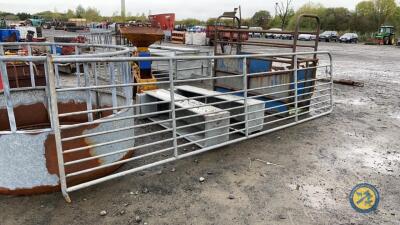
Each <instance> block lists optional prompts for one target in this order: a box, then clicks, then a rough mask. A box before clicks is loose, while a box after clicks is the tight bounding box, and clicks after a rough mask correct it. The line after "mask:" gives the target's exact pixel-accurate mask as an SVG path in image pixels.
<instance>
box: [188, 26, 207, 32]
mask: <svg viewBox="0 0 400 225" xmlns="http://www.w3.org/2000/svg"><path fill="white" fill-rule="evenodd" d="M187 31H188V32H195V33H202V32H206V27H204V26H193V27H189V28H188V29H187Z"/></svg>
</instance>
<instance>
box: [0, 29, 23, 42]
mask: <svg viewBox="0 0 400 225" xmlns="http://www.w3.org/2000/svg"><path fill="white" fill-rule="evenodd" d="M14 33H15V34H16V36H17V41H19V40H20V39H21V35H20V33H19V30H14V29H0V42H6V41H7V39H8V38H9V37H11V35H13V34H14Z"/></svg>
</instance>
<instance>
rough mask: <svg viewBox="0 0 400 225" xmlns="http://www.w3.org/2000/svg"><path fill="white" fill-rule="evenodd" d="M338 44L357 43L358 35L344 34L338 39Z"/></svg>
mask: <svg viewBox="0 0 400 225" xmlns="http://www.w3.org/2000/svg"><path fill="white" fill-rule="evenodd" d="M339 42H340V43H342V42H344V43H357V42H358V35H357V34H356V33H345V34H343V35H342V36H341V37H340V38H339Z"/></svg>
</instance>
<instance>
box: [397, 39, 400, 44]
mask: <svg viewBox="0 0 400 225" xmlns="http://www.w3.org/2000/svg"><path fill="white" fill-rule="evenodd" d="M397 46H400V38H399V39H397Z"/></svg>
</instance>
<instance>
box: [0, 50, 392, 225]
mask: <svg viewBox="0 0 400 225" xmlns="http://www.w3.org/2000/svg"><path fill="white" fill-rule="evenodd" d="M257 50H260V49H257ZM266 50H267V49H261V51H266ZM320 50H328V51H331V52H332V54H333V56H334V76H335V78H346V79H354V80H357V81H361V82H364V83H365V86H364V87H351V86H343V85H336V86H335V91H334V98H335V100H334V104H335V108H334V112H333V113H332V114H331V115H329V116H326V117H323V118H320V119H317V120H314V121H311V122H307V123H304V124H301V125H298V126H295V127H292V128H289V129H285V130H282V131H279V132H275V133H272V134H269V135H264V136H261V137H259V138H257V139H253V140H249V141H244V142H241V143H239V144H235V145H231V146H227V147H223V148H220V149H217V150H215V151H211V152H208V153H204V154H202V155H199V156H196V157H192V158H188V159H185V160H181V161H178V162H176V163H173V164H167V165H165V166H161V167H157V168H155V169H153V170H148V171H144V172H141V173H136V174H133V175H129V176H126V177H123V178H121V179H117V180H114V181H112V182H107V183H103V184H101V185H97V186H94V187H92V188H88V189H84V190H81V191H78V192H75V193H72V196H71V197H72V199H73V202H72V203H71V204H67V203H65V201H64V199H63V198H62V196H61V194H59V193H54V194H48V195H40V196H33V197H10V196H0V203H1V204H0V224H1V225H14V224H25V225H29V224H149V225H152V224H157V225H158V224H196V225H198V224H282V225H283V224H290V225H302V224H343V225H344V224H355V225H356V224H357V225H358V224H359V225H368V224H371V225H372V224H400V222H399V221H400V210H399V209H400V189H399V188H398V187H399V186H400V179H399V178H400V148H399V146H400V132H399V129H400V101H399V99H400V92H399V84H400V77H399V75H400V63H399V61H398V60H399V58H400V48H397V47H387V46H365V45H349V44H336V43H321V46H320ZM255 159H257V160H255ZM250 161H252V163H250ZM261 161H265V162H271V163H273V164H266V163H263V162H261ZM159 171H162V173H161V172H159ZM200 177H204V178H205V181H204V182H199V178H200ZM364 182H368V183H371V184H373V185H375V186H376V187H377V188H378V190H379V191H380V194H381V202H380V205H379V207H378V210H377V211H375V212H373V213H370V214H360V213H357V212H355V211H354V210H353V209H352V208H351V206H350V204H349V201H348V195H349V193H350V191H351V189H352V188H353V187H354V186H355V185H357V184H359V183H364ZM102 211H104V212H102ZM101 214H106V215H101Z"/></svg>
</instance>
